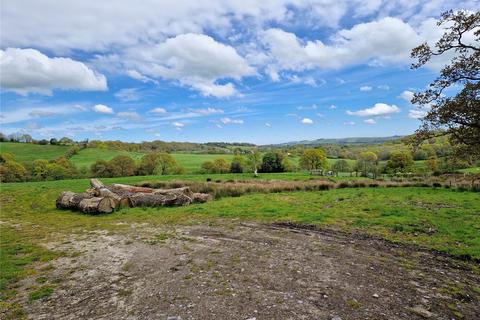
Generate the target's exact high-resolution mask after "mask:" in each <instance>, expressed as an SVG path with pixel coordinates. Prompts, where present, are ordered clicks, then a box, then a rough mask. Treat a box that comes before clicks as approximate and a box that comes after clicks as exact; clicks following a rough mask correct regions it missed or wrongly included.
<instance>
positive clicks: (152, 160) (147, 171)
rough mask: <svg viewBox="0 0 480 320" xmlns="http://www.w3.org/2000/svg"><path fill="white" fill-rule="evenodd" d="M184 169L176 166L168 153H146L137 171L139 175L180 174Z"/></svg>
mask: <svg viewBox="0 0 480 320" xmlns="http://www.w3.org/2000/svg"><path fill="white" fill-rule="evenodd" d="M184 171H185V170H184V169H183V168H182V167H180V166H179V165H178V164H177V161H175V158H173V157H172V156H171V155H170V154H168V153H155V152H152V153H148V154H146V155H144V156H143V157H142V159H141V160H140V165H139V166H138V169H137V174H139V175H152V174H156V175H166V174H182V173H184Z"/></svg>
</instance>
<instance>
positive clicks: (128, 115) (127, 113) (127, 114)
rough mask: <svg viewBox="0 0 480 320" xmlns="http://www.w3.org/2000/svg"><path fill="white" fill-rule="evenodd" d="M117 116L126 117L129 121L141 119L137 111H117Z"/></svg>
mask: <svg viewBox="0 0 480 320" xmlns="http://www.w3.org/2000/svg"><path fill="white" fill-rule="evenodd" d="M117 116H119V117H120V118H125V119H128V120H131V121H141V120H142V117H141V116H140V115H139V114H138V113H136V112H131V111H123V112H119V113H117Z"/></svg>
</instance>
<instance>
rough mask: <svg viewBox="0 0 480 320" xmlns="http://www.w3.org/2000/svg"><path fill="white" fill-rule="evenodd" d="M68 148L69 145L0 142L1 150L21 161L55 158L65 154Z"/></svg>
mask: <svg viewBox="0 0 480 320" xmlns="http://www.w3.org/2000/svg"><path fill="white" fill-rule="evenodd" d="M68 148H69V147H68V146H52V145H39V144H31V143H13V142H0V152H8V153H12V154H13V155H15V159H16V160H17V161H19V162H31V161H33V160H36V159H47V160H50V159H55V158H58V157H61V156H63V155H64V154H65V152H66V151H67V150H68Z"/></svg>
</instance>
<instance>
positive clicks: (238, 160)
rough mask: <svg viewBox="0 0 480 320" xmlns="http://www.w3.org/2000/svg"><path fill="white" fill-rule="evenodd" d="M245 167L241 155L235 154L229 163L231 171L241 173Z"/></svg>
mask: <svg viewBox="0 0 480 320" xmlns="http://www.w3.org/2000/svg"><path fill="white" fill-rule="evenodd" d="M244 168H245V160H244V159H243V157H242V156H239V155H236V156H235V157H233V159H232V163H231V164H230V172H231V173H242V172H243V170H244Z"/></svg>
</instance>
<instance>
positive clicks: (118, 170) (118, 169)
mask: <svg viewBox="0 0 480 320" xmlns="http://www.w3.org/2000/svg"><path fill="white" fill-rule="evenodd" d="M109 165H110V166H111V168H112V173H113V176H114V177H128V176H133V175H134V174H135V161H134V160H133V159H132V158H131V157H129V156H125V155H120V156H116V157H115V158H113V159H112V160H110V162H109Z"/></svg>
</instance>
